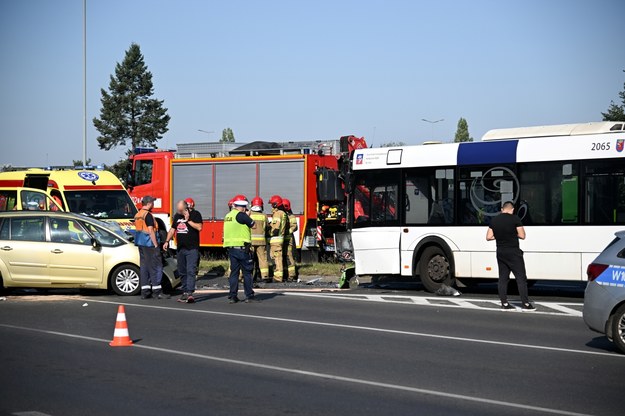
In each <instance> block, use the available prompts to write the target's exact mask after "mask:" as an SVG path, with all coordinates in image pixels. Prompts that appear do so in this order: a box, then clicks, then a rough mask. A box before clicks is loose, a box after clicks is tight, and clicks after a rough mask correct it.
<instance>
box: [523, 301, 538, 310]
mask: <svg viewBox="0 0 625 416" xmlns="http://www.w3.org/2000/svg"><path fill="white" fill-rule="evenodd" d="M521 310H522V311H528V312H531V311H535V310H536V306H534V305H532V304H531V303H529V302H527V303H524V304H523V306H521Z"/></svg>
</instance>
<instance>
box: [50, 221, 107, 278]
mask: <svg viewBox="0 0 625 416" xmlns="http://www.w3.org/2000/svg"><path fill="white" fill-rule="evenodd" d="M48 227H49V229H50V249H49V258H50V260H49V266H48V268H49V273H50V281H51V283H52V284H53V285H54V284H75V285H76V286H82V285H89V284H92V285H93V284H99V283H100V282H101V281H102V254H101V252H100V251H99V250H97V249H95V248H94V247H92V245H91V235H90V234H89V233H88V232H87V231H86V230H85V228H84V227H83V226H82V224H81V223H80V222H79V221H78V220H76V219H73V218H67V217H56V216H50V217H49V218H48Z"/></svg>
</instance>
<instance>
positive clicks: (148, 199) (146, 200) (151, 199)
mask: <svg viewBox="0 0 625 416" xmlns="http://www.w3.org/2000/svg"><path fill="white" fill-rule="evenodd" d="M154 201H156V198H154V197H153V196H150V195H146V196H144V197H143V199H142V200H141V203H142V204H143V205H145V204H149V203H150V202H154Z"/></svg>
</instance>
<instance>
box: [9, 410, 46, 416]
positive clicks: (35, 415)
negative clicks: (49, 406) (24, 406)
mask: <svg viewBox="0 0 625 416" xmlns="http://www.w3.org/2000/svg"><path fill="white" fill-rule="evenodd" d="M11 414H12V415H13V416H52V415H49V414H47V413H41V412H37V411H35V410H31V411H29V412H15V413H11Z"/></svg>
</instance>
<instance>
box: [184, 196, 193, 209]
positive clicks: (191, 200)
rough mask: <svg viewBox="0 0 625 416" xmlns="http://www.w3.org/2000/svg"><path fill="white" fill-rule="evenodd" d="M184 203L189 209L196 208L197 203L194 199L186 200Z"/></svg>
mask: <svg viewBox="0 0 625 416" xmlns="http://www.w3.org/2000/svg"><path fill="white" fill-rule="evenodd" d="M184 202H186V203H187V206H188V207H189V208H195V201H194V200H193V198H186V199H185V200H184Z"/></svg>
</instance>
